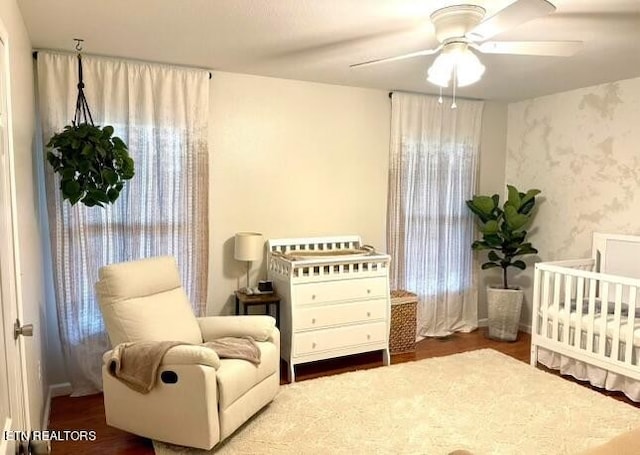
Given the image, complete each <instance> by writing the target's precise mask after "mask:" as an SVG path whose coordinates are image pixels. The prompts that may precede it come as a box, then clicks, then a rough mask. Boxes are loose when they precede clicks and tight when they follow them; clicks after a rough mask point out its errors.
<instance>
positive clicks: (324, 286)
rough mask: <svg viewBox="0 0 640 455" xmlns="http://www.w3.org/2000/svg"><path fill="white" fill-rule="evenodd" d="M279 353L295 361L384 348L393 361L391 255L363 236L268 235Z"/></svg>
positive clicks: (385, 357)
mask: <svg viewBox="0 0 640 455" xmlns="http://www.w3.org/2000/svg"><path fill="white" fill-rule="evenodd" d="M268 248H269V257H268V274H269V279H271V280H273V282H274V287H275V289H276V291H277V292H278V294H279V295H280V297H281V304H280V330H281V336H282V340H281V356H282V358H283V359H284V360H285V361H286V362H287V363H288V365H289V379H290V380H291V382H293V381H295V369H294V367H295V365H297V364H300V363H306V362H313V361H316V360H322V359H328V358H333V357H339V356H344V355H350V354H357V353H361V352H368V351H376V350H381V351H382V352H383V361H384V363H385V365H388V364H389V318H390V300H389V299H390V298H389V273H388V272H389V256H388V255H386V254H381V253H377V252H376V251H374V250H373V249H372V248H371V247H366V246H362V245H361V240H360V237H359V236H340V237H318V238H294V239H277V240H269V242H268Z"/></svg>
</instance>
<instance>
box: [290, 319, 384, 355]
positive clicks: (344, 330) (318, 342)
mask: <svg viewBox="0 0 640 455" xmlns="http://www.w3.org/2000/svg"><path fill="white" fill-rule="evenodd" d="M386 339H387V323H386V322H374V323H371V324H362V325H356V326H348V327H336V328H333V329H321V330H313V331H310V332H303V333H296V334H294V335H293V343H294V355H296V356H301V355H305V354H315V353H317V352H323V351H331V350H333V349H340V348H347V347H351V346H359V345H364V344H368V343H381V342H384V341H385V340H386Z"/></svg>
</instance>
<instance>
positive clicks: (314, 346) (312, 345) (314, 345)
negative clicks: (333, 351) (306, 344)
mask: <svg viewBox="0 0 640 455" xmlns="http://www.w3.org/2000/svg"><path fill="white" fill-rule="evenodd" d="M311 347H312V348H313V349H315V348H316V343H315V341H314V342H313V343H311Z"/></svg>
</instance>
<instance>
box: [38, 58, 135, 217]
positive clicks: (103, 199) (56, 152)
mask: <svg viewBox="0 0 640 455" xmlns="http://www.w3.org/2000/svg"><path fill="white" fill-rule="evenodd" d="M76 49H77V50H78V51H80V49H79V48H78V46H76ZM83 89H84V83H83V82H82V57H81V55H80V52H78V99H77V101H76V112H75V116H74V118H73V120H72V122H71V125H67V126H65V127H64V130H63V131H62V132H60V133H57V134H55V135H53V137H52V138H51V139H50V140H49V143H48V144H47V147H51V148H52V149H53V150H51V151H49V152H48V153H47V161H48V162H49V164H51V166H52V167H53V170H54V172H56V173H58V174H60V190H61V191H62V197H63V199H67V200H68V201H69V202H70V203H71V205H75V204H76V203H77V202H82V203H83V204H84V205H86V206H88V207H93V206H95V205H98V206H100V207H104V204H110V203H113V202H114V201H115V200H116V199H118V196H120V192H121V191H122V188H123V187H124V182H125V180H130V179H131V178H132V177H133V175H134V166H133V160H132V159H131V157H130V156H129V152H128V150H127V145H126V144H125V143H124V141H123V140H122V139H120V138H119V137H117V136H114V135H113V127H112V126H104V127H100V126H96V125H94V124H93V118H92V117H91V111H90V110H89V105H88V104H87V100H86V98H85V96H84V90H83Z"/></svg>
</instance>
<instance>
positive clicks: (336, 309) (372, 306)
mask: <svg viewBox="0 0 640 455" xmlns="http://www.w3.org/2000/svg"><path fill="white" fill-rule="evenodd" d="M388 307H389V301H388V300H387V299H377V300H368V301H365V302H353V303H337V304H333V305H321V306H307V307H305V308H301V309H299V310H298V311H296V316H295V321H294V327H293V330H294V331H295V332H298V331H301V330H308V329H316V328H321V327H329V326H335V325H341V324H350V323H354V322H368V321H375V320H379V319H386V318H387V312H388Z"/></svg>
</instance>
